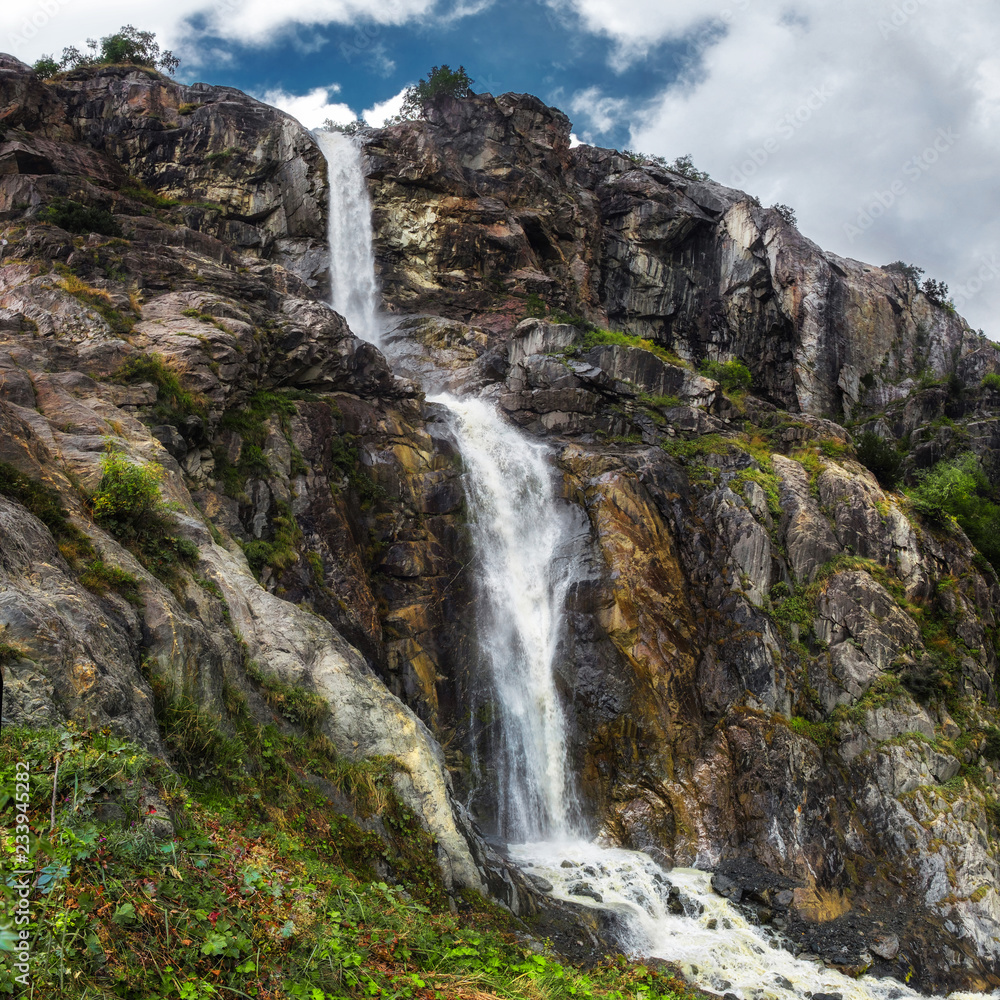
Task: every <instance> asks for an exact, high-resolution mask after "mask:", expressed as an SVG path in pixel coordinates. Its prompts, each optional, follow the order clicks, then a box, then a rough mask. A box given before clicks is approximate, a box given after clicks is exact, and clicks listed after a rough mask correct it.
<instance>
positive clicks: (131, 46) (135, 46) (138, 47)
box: [43, 24, 180, 75]
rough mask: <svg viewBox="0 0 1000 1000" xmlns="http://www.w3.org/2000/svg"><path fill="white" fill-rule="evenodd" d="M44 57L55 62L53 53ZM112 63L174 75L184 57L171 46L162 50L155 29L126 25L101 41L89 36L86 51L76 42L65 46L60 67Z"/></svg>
mask: <svg viewBox="0 0 1000 1000" xmlns="http://www.w3.org/2000/svg"><path fill="white" fill-rule="evenodd" d="M43 58H44V59H47V60H50V61H53V62H54V60H53V59H52V57H51V56H43ZM108 65H129V66H145V67H147V68H149V69H157V70H160V71H161V72H163V73H169V74H171V75H172V74H173V73H174V71H175V70H176V69H177V67H178V66H179V65H180V60H179V59H178V58H177V57H176V56H175V55H174V54H173V52H171V51H170V50H169V49H165V50H163V51H162V52H161V51H160V45H159V43H158V42H157V41H156V33H155V32H152V31H140V30H139V29H137V28H133V27H132V25H131V24H126V25H124V26H123V27H122V28H120V29H119V30H118V31H116V32H115V33H114V34H113V35H104V36H103V37H102V38H101V39H100V41H98V40H97V39H94V38H88V39H87V48H86V51H83V52H81V51H80V49H78V48H77V47H76V46H73V45H71V46H68V47H66V48H64V49H63V52H62V59H61V60H60V62H59V69H61V70H71V69H80V68H83V67H88V66H108Z"/></svg>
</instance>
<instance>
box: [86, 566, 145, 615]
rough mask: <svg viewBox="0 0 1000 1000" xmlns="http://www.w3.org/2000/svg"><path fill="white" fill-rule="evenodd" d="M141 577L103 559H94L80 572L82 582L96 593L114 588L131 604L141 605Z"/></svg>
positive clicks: (103, 592)
mask: <svg viewBox="0 0 1000 1000" xmlns="http://www.w3.org/2000/svg"><path fill="white" fill-rule="evenodd" d="M139 582H140V581H139V578H138V577H135V576H133V575H132V574H131V573H128V572H126V571H125V570H123V569H121V567H119V566H111V565H109V564H108V563H106V562H104V561H103V560H102V559H94V560H93V561H92V562H91V563H89V564H88V565H87V567H86V569H84V571H83V572H82V573H81V574H80V583H82V584H83V585H84V586H85V587H86V588H87V589H88V590H92V591H93V592H94V593H95V594H106V593H107V592H108V591H109V590H113V591H114V592H115V593H116V594H121V596H122V597H124V598H125V600H126V601H128V602H129V603H130V604H135V605H141V604H142V596H141V594H140V593H139Z"/></svg>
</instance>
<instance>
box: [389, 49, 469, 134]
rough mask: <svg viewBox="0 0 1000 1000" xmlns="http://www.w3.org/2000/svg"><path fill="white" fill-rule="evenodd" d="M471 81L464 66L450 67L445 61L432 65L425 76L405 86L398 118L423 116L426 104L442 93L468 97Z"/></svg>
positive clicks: (425, 111) (449, 95) (406, 118)
mask: <svg viewBox="0 0 1000 1000" xmlns="http://www.w3.org/2000/svg"><path fill="white" fill-rule="evenodd" d="M473 82H474V81H473V79H472V77H470V76H469V74H468V73H466V72H465V67H464V66H459V67H458V69H452V68H451V67H450V66H449V65H448V64H447V63H445V64H444V65H442V66H434V67H432V69H431V71H430V72H429V73H428V74H427V76H426V78H421V79H420V80H419V81H418V82H417V83H416V84H415V85H414V86H412V87H407V88H406V93H405V94H404V95H403V106H402V110H401V111H400V114H399V116H398V118H399V119H400V120H403V121H406V120H408V119H413V118H423V117H424V116H425V115H426V113H427V105H428V104H430V103H431V101H433V100H434V99H435V98H437V97H440V96H442V95H447V96H448V97H455V98H459V99H461V98H463V97H468V96H469V94H470V93H471V90H470V88H471V86H472V84H473Z"/></svg>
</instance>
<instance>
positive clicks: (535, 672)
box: [434, 396, 578, 843]
mask: <svg viewBox="0 0 1000 1000" xmlns="http://www.w3.org/2000/svg"><path fill="white" fill-rule="evenodd" d="M434 402H440V403H443V404H444V405H445V406H447V407H448V409H449V410H450V411H451V413H452V416H453V429H454V433H455V436H456V439H457V443H458V446H459V450H460V451H461V454H462V459H463V462H464V465H465V489H466V496H467V498H468V509H469V521H470V528H471V533H472V543H473V551H474V553H475V559H476V594H477V598H478V608H477V623H476V624H477V633H478V640H479V652H480V654H481V656H482V659H483V666H484V667H485V668H486V672H487V675H488V677H489V681H490V688H491V695H492V699H493V700H492V702H491V703H490V708H491V709H492V711H491V713H490V714H491V715H492V721H491V729H492V738H491V739H490V741H489V742H490V743H491V745H492V746H494V747H495V755H494V756H493V760H492V764H493V766H495V767H496V769H497V792H498V802H497V819H498V826H499V830H500V833H501V834H502V835H503V837H504V838H505V839H506V840H508V841H512V842H517V843H522V842H524V841H527V840H542V839H547V838H562V837H566V836H567V835H569V834H571V833H572V832H573V828H574V820H575V817H576V812H577V810H576V800H575V796H574V795H573V792H572V784H571V782H570V780H569V777H568V774H567V767H566V757H567V753H566V722H565V718H564V715H563V710H562V706H561V705H560V701H559V693H558V691H557V689H556V677H555V660H556V654H557V652H558V647H559V642H560V638H561V636H562V632H563V626H562V622H563V618H564V614H563V611H564V606H565V602H566V594H567V591H568V590H569V588H570V586H571V585H572V582H573V580H574V578H575V577H577V575H578V571H577V567H575V565H574V561H573V560H572V559H571V558H569V556H568V555H567V545H566V542H567V540H568V535H569V533H570V528H571V525H570V523H569V518H568V517H567V516H566V515H565V514H564V512H563V511H562V510H561V509H560V507H559V506H558V505H557V502H556V499H555V484H554V482H553V470H552V465H551V461H550V449H549V448H547V447H545V446H544V445H542V444H540V443H538V442H536V441H532V440H530V439H528V438H527V437H525V435H524V434H523V433H522V432H520V431H519V430H517V429H516V428H515V427H512V426H511V425H510V424H509V423H507V422H506V421H505V420H503V419H502V418H501V416H500V415H499V413H498V412H497V409H496V407H495V406H494V405H493V404H491V403H487V402H484V401H483V400H481V399H474V398H471V399H470V398H467V399H455V398H454V397H451V396H437V397H434Z"/></svg>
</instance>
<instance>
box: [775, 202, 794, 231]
mask: <svg viewBox="0 0 1000 1000" xmlns="http://www.w3.org/2000/svg"><path fill="white" fill-rule="evenodd" d="M771 211H772V212H777V213H778V215H780V216H781V217H782V219H784V220H785V222H787V223H788V225H790V226H797V225H798V219H797V218H796V215H795V209H794V208H792V206H791V205H782V204H781V203H780V202H779V203H778V204H775V205H772V206H771Z"/></svg>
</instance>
